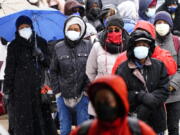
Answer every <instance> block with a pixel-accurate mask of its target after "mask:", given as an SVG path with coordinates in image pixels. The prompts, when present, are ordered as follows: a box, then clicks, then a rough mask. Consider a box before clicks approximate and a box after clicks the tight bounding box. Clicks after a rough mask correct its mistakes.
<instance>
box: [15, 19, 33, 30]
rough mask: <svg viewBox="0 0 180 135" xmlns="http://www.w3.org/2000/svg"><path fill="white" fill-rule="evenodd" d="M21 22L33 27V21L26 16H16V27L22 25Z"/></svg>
mask: <svg viewBox="0 0 180 135" xmlns="http://www.w3.org/2000/svg"><path fill="white" fill-rule="evenodd" d="M22 24H28V25H29V26H31V28H32V29H33V22H32V20H31V19H30V18H29V17H27V16H20V17H18V18H17V20H16V29H18V28H19V26H20V25H22Z"/></svg>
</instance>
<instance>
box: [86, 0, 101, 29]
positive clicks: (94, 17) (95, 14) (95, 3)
mask: <svg viewBox="0 0 180 135" xmlns="http://www.w3.org/2000/svg"><path fill="white" fill-rule="evenodd" d="M85 8H86V17H85V18H84V20H85V21H86V22H88V23H91V24H92V25H93V26H94V27H95V28H96V30H97V31H98V32H100V31H102V30H103V28H104V27H103V23H102V21H101V20H100V17H99V15H100V13H101V9H102V1H101V0H87V1H86V2H85Z"/></svg>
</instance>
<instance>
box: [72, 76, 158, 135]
mask: <svg viewBox="0 0 180 135" xmlns="http://www.w3.org/2000/svg"><path fill="white" fill-rule="evenodd" d="M101 84H103V85H107V86H109V87H110V88H112V91H113V92H114V93H115V94H116V96H117V97H118V98H119V99H120V100H121V101H122V103H123V106H124V112H125V114H124V116H123V117H119V118H117V119H116V120H115V121H113V122H103V121H101V120H99V119H98V118H97V119H95V120H93V122H92V124H91V126H90V128H89V130H88V134H87V135H99V134H101V135H132V134H133V133H131V131H130V128H129V126H128V119H127V118H128V112H129V103H128V99H127V87H126V84H125V82H124V80H123V79H122V78H121V77H118V76H104V77H101V78H99V79H97V80H95V81H93V82H92V83H91V85H90V86H89V88H88V95H89V98H90V101H91V102H92V103H94V98H95V96H94V95H95V93H96V91H97V90H98V89H93V87H94V86H96V85H101ZM138 123H139V126H140V128H141V135H155V133H154V131H153V130H152V129H151V128H150V127H149V126H147V125H146V124H145V123H143V122H142V121H138ZM78 130H79V128H77V129H76V130H74V131H73V132H72V133H71V135H77V132H78Z"/></svg>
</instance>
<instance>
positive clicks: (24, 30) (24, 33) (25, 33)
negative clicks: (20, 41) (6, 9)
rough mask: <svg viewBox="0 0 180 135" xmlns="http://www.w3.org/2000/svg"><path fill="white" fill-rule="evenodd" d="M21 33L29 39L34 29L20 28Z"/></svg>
mask: <svg viewBox="0 0 180 135" xmlns="http://www.w3.org/2000/svg"><path fill="white" fill-rule="evenodd" d="M19 35H20V36H21V37H23V38H25V39H27V40H28V39H29V38H30V37H31V35H32V29H31V28H30V27H29V28H23V29H21V30H19Z"/></svg>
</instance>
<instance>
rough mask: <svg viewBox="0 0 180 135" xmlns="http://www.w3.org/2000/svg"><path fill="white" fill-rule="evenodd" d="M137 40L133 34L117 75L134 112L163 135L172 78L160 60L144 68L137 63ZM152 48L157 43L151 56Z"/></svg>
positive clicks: (148, 60) (148, 62)
mask: <svg viewBox="0 0 180 135" xmlns="http://www.w3.org/2000/svg"><path fill="white" fill-rule="evenodd" d="M135 39H136V37H135V36H133V35H132V37H131V39H130V41H131V42H130V44H129V48H128V50H127V57H128V60H126V61H125V62H123V63H122V64H121V65H120V66H118V68H117V70H116V73H115V74H117V75H120V76H122V77H123V79H125V81H126V84H127V87H128V92H129V102H130V110H131V112H132V113H136V114H137V116H138V118H139V119H141V120H143V121H145V122H146V123H148V124H149V125H150V126H151V127H152V128H153V129H154V130H155V131H156V132H157V133H160V132H163V131H164V130H165V129H166V113H165V108H164V103H165V101H166V100H167V98H168V96H169V91H168V86H169V77H168V74H167V72H166V68H165V66H164V64H163V63H162V62H160V61H159V60H156V59H153V58H148V59H147V60H146V63H145V65H144V66H143V68H142V69H139V68H138V66H137V65H136V64H134V62H133V61H134V60H135V59H134V55H132V53H133V48H134V43H133V40H135ZM153 46H155V44H154V43H153V44H151V45H150V49H149V50H150V52H151V53H150V54H152V53H153V49H152V48H154V47H153ZM152 55H154V54H152ZM149 56H151V55H149ZM163 58H164V57H163ZM172 59H173V58H172Z"/></svg>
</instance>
